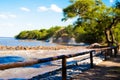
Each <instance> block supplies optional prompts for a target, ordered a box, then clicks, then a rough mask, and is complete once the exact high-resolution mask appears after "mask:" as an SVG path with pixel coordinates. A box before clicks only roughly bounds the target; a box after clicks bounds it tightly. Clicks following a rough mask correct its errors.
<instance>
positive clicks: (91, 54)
mask: <svg viewBox="0 0 120 80" xmlns="http://www.w3.org/2000/svg"><path fill="white" fill-rule="evenodd" d="M90 67H91V68H93V51H91V52H90Z"/></svg>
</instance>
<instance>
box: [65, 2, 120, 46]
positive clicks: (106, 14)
mask: <svg viewBox="0 0 120 80" xmlns="http://www.w3.org/2000/svg"><path fill="white" fill-rule="evenodd" d="M71 2H72V4H71V5H69V6H68V7H66V8H65V9H64V10H63V11H64V18H63V20H67V19H69V18H77V20H76V22H75V23H74V26H75V28H77V27H84V30H85V32H86V33H85V34H84V35H86V36H87V39H88V41H90V42H102V41H103V40H104V39H105V38H106V41H107V43H108V46H110V45H111V43H112V44H113V43H115V38H114V36H113V33H112V30H113V27H115V26H117V25H118V23H119V21H120V19H119V18H120V17H119V16H120V8H119V3H118V2H117V4H116V6H115V7H107V6H106V5H105V4H104V3H103V2H102V1H101V0H71Z"/></svg>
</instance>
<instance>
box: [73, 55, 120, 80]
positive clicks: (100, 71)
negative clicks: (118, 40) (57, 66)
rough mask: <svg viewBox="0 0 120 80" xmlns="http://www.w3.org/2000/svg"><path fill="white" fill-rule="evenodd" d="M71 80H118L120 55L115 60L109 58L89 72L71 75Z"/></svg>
mask: <svg viewBox="0 0 120 80" xmlns="http://www.w3.org/2000/svg"><path fill="white" fill-rule="evenodd" d="M71 80H120V53H119V54H118V55H117V57H116V58H109V59H108V60H107V61H103V62H101V63H100V64H98V65H96V66H94V68H92V69H90V70H87V71H85V72H83V73H81V74H79V75H73V77H72V78H71Z"/></svg>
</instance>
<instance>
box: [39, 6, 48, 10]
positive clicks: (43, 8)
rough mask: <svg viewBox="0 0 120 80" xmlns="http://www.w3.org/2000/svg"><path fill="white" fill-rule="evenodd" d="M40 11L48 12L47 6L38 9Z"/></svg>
mask: <svg viewBox="0 0 120 80" xmlns="http://www.w3.org/2000/svg"><path fill="white" fill-rule="evenodd" d="M38 11H48V8H47V7H45V6H41V7H38Z"/></svg>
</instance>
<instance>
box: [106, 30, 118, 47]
mask: <svg viewBox="0 0 120 80" xmlns="http://www.w3.org/2000/svg"><path fill="white" fill-rule="evenodd" d="M105 36H106V40H107V46H113V45H114V44H116V46H117V45H118V43H117V41H116V40H115V38H114V35H113V32H112V28H106V29H105Z"/></svg>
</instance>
